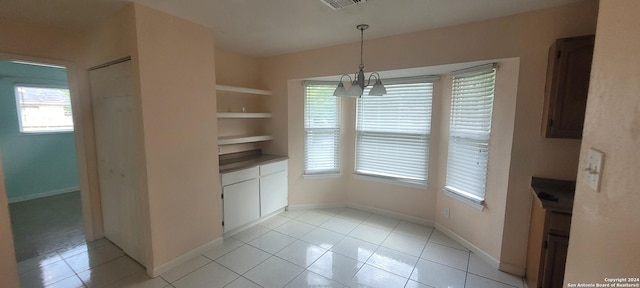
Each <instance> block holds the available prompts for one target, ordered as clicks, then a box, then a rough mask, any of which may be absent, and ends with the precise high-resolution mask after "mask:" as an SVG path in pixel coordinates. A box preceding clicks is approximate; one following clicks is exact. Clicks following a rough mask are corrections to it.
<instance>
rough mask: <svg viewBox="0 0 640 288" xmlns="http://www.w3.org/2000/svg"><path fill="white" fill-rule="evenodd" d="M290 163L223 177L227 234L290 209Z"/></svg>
mask: <svg viewBox="0 0 640 288" xmlns="http://www.w3.org/2000/svg"><path fill="white" fill-rule="evenodd" d="M287 162H288V161H287V160H284V161H278V162H273V163H269V164H264V165H260V166H257V167H252V168H247V169H242V170H237V171H234V172H229V173H223V174H221V182H222V195H223V196H222V199H223V200H222V201H223V215H224V219H223V222H224V229H223V230H224V232H225V233H226V232H228V231H231V230H233V229H236V228H238V227H241V226H243V225H246V224H249V223H251V222H253V221H255V220H258V219H259V218H260V217H264V216H267V215H269V214H271V213H273V212H275V211H277V210H278V209H282V208H284V207H286V206H287V204H288V198H287V197H288V183H287V181H288V179H287Z"/></svg>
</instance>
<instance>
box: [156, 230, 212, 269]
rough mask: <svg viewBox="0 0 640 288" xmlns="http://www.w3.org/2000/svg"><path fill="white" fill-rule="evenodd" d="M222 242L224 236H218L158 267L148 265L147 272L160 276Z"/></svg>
mask: <svg viewBox="0 0 640 288" xmlns="http://www.w3.org/2000/svg"><path fill="white" fill-rule="evenodd" d="M220 242H222V237H218V238H217V239H214V240H213V241H210V242H209V243H205V244H204V245H202V246H200V247H198V248H196V249H193V250H191V251H189V252H187V253H184V254H182V255H181V256H179V257H177V258H174V259H173V260H171V261H169V262H167V263H164V264H161V265H158V266H157V267H147V273H148V274H149V275H150V276H151V277H153V278H155V277H158V276H160V274H162V273H164V272H167V271H169V270H171V269H173V268H176V267H178V266H180V265H182V264H184V263H185V262H187V261H189V260H191V259H193V258H195V257H197V256H198V255H200V254H203V253H205V252H207V251H209V250H211V249H213V248H214V247H215V246H216V245H218V244H219V243H220Z"/></svg>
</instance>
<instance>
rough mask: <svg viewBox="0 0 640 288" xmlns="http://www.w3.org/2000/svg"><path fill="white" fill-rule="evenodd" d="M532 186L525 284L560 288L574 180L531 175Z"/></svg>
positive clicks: (565, 258) (542, 287) (567, 246)
mask: <svg viewBox="0 0 640 288" xmlns="http://www.w3.org/2000/svg"><path fill="white" fill-rule="evenodd" d="M532 188H533V189H532V191H533V194H534V199H533V203H532V205H531V222H530V226H529V247H528V249H527V267H526V275H525V278H526V282H527V286H528V287H530V288H556V287H563V281H564V269H565V264H566V261H567V250H568V248H569V231H570V230H571V211H572V209H573V194H574V191H575V182H574V181H563V180H550V179H542V178H536V177H534V178H533V179H532Z"/></svg>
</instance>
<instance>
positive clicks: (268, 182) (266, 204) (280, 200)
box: [260, 160, 288, 217]
mask: <svg viewBox="0 0 640 288" xmlns="http://www.w3.org/2000/svg"><path fill="white" fill-rule="evenodd" d="M287 182H288V180H287V161H286V160H285V161H280V162H275V163H270V164H266V165H262V166H260V216H261V217H264V216H267V215H269V214H271V213H273V212H275V211H277V210H278V209H281V208H283V207H285V206H287V203H288V199H287V192H288V183H287Z"/></svg>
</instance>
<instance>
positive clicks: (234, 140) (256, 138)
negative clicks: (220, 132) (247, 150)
mask: <svg viewBox="0 0 640 288" xmlns="http://www.w3.org/2000/svg"><path fill="white" fill-rule="evenodd" d="M271 139H273V136H271V135H239V136H222V137H218V145H232V144H242V143H252V142H260V141H269V140H271Z"/></svg>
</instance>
